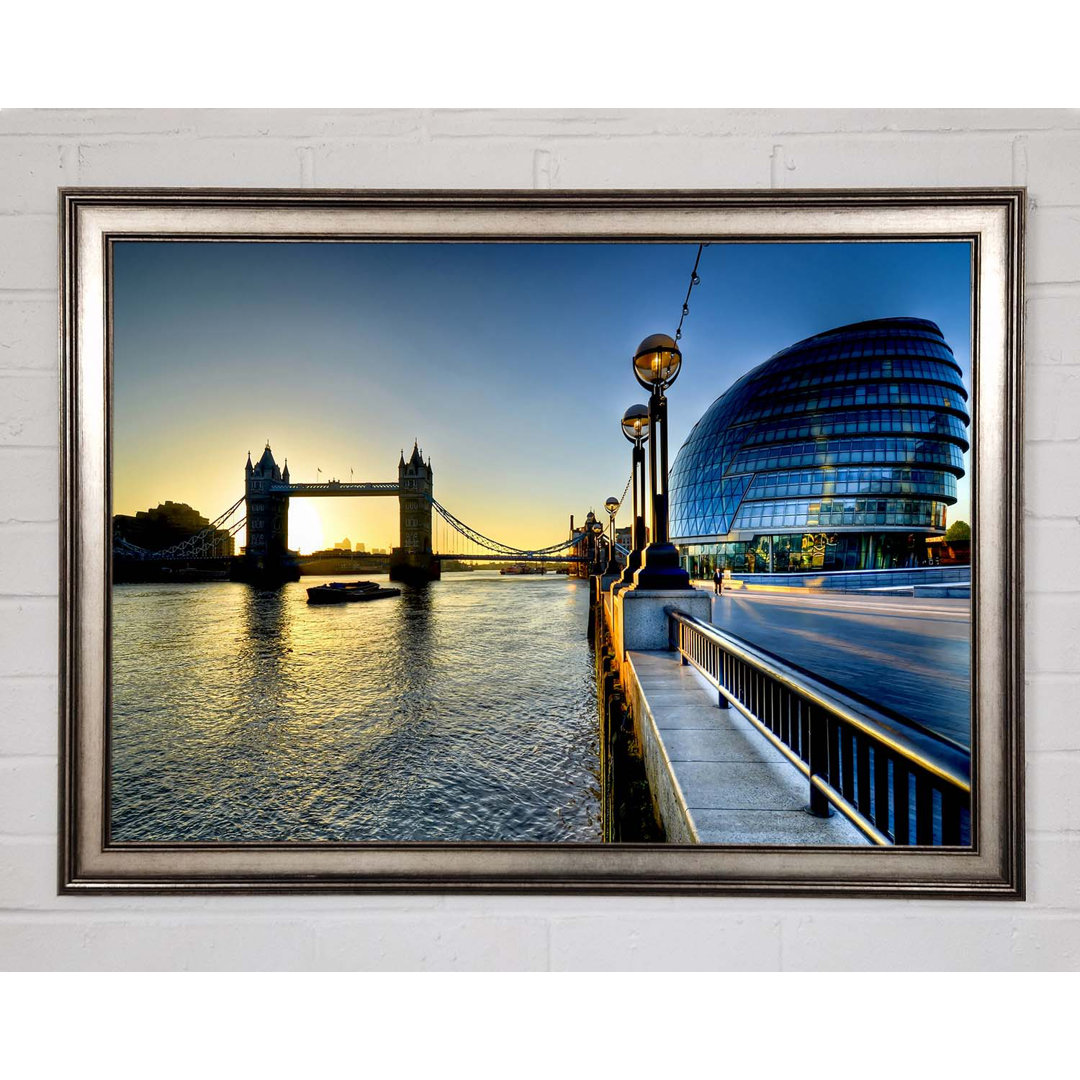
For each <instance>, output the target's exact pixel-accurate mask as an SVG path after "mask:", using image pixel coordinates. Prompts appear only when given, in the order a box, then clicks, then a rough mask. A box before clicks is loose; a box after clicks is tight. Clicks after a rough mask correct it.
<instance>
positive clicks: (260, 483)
mask: <svg viewBox="0 0 1080 1080" xmlns="http://www.w3.org/2000/svg"><path fill="white" fill-rule="evenodd" d="M432 475H433V474H432V470H431V461H430V459H429V460H427V461H425V460H424V455H423V453H422V452H421V451H420V447H419V446H418V445H417V443H415V442H414V443H413V449H412V454H411V455H410V457H409V460H408V461H406V460H405V454H404V453H402V454H401V458H400V460H399V461H398V478H397V482H396V483H394V482H387V483H358V484H354V483H348V484H346V483H343V482H341V481H340V480H328V481H327V482H326V483H316V484H304V483H293V481H292V479H291V477H290V476H289V462H288V460H287V459H286V461H285V464H284V467H283V468H279V467H278V465H277V462H276V461H275V460H274V455H273V452H272V451H271V449H270V443H269V442H267V444H266V449H265V450H263V452H262V457H260V458H259V460H258V462H257V463H256V464H252V461H251V454H248V460H247V465H245V466H244V502H245V504H246V507H247V527H248V542H247V548H246V551H245V554H244V576H245V577H246V578H248V579H249V580H256V579H264V578H280V579H295V578H298V577H299V576H300V569H299V566H298V565H297V564H296V560H295V557H294V556H293V553H292V552H290V551H289V547H288V537H289V500H290V499H296V498H371V497H380V496H381V497H386V496H396V497H397V499H398V505H399V510H400V530H401V531H400V541H399V544H398V546H397V547H395V548H393V549H392V551H391V552H390V579H391V580H392V581H407V582H408V581H432V580H435V579H437V578H438V577H439V576H440V567H439V560H438V558H437V557H436V554H435V552H434V550H433V549H432V545H431V535H432V528H431V514H432V501H433V500H432Z"/></svg>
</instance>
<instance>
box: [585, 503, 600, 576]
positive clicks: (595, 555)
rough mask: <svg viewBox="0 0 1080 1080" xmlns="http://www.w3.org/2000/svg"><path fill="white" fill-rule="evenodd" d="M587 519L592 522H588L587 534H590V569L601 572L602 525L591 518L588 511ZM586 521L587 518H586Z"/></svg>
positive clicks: (591, 514) (591, 513) (590, 512)
mask: <svg viewBox="0 0 1080 1080" xmlns="http://www.w3.org/2000/svg"><path fill="white" fill-rule="evenodd" d="M589 517H590V518H592V521H591V522H589V532H590V533H592V563H591V564H590V565H591V568H592V569H593V570H598V571H600V572H601V573H602V572H603V567H602V566H601V565H600V538H601V537H602V536H603V535H604V523H603V522H602V521H597V520H596V518H595V517H594V516H593V512H592V511H591V510H590V511H589ZM586 521H588V518H586Z"/></svg>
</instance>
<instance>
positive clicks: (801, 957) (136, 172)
mask: <svg viewBox="0 0 1080 1080" xmlns="http://www.w3.org/2000/svg"><path fill="white" fill-rule="evenodd" d="M80 183H81V184H94V185H106V184H115V185H127V184H131V185H139V184H165V185H167V184H177V185H225V186H243V185H264V186H274V185H288V186H309V187H310V186H344V187H362V186H386V187H498V186H519V187H532V186H536V187H607V186H613V187H628V188H629V187H653V186H657V187H660V186H662V187H741V186H744V187H769V186H776V187H798V186H802V187H814V186H848V185H851V186H854V185H865V186H897V185H969V186H970V185H987V184H1013V183H1023V184H1027V186H1028V188H1029V191H1030V195H1031V201H1032V213H1031V217H1030V222H1031V233H1030V246H1029V261H1028V276H1029V287H1028V302H1027V318H1028V325H1027V330H1028V365H1029V367H1028V382H1027V394H1028V396H1027V436H1028V447H1027V452H1026V467H1027V476H1028V501H1027V544H1028V559H1027V574H1028V578H1027V584H1028V595H1027V597H1026V601H1025V602H1026V605H1027V617H1028V716H1027V729H1028V791H1029V807H1030V820H1029V836H1028V840H1029V854H1028V867H1029V877H1030V880H1029V899H1028V901H1027V902H1026V903H1024V904H1022V905H1020V904H1009V905H1006V904H975V903H949V902H944V901H935V902H925V903H917V902H912V901H907V902H895V903H892V902H875V903H870V902H868V901H824V900H818V901H811V900H774V901H766V900H727V899H707V898H693V899H683V900H676V899H674V898H660V897H653V898H642V899H632V898H614V899H603V898H573V897H571V898H563V897H431V896H421V897H407V896H406V897H282V898H275V897H234V898H228V897H226V898H203V899H187V898H181V897H143V898H138V897H78V898H76V897H57V896H56V895H55V858H54V843H55V790H56V788H55V779H56V709H55V697H56V600H55V596H56V572H55V559H54V557H53V552H54V551H55V545H56V529H57V524H56V517H57V510H56V498H57V494H56V493H57V488H56V471H57V463H56V381H55V364H56V355H55V353H56V345H55V341H56V338H55V319H56V307H55V303H56V294H55V290H56V220H55V198H56V192H55V189H56V187H57V186H58V185H61V184H80ZM1078 522H1080V112H1057V111H1052V110H1031V111H1006V110H1001V111H969V110H942V111H912V110H896V111H882V110H850V111H828V110H808V111H791V112H789V111H761V110H735V111H660V110H641V111H629V112H619V111H611V110H603V111H581V110H571V111H559V110H548V111H545V110H521V111H507V112H499V111H491V110H476V111H469V110H445V111H434V112H433V111H429V110H402V111H381V112H379V111H376V112H372V111H356V112H345V111H325V110H294V111H288V112H272V111H271V112H265V111H249V112H231V111H217V112H197V111H176V110H160V111H159V110H145V111H135V112H126V111H108V110H106V111H99V112H92V113H87V112H78V111H54V112H0V968H61V969H78V968H95V967H96V968H205V969H217V968H252V969H258V968H275V967H281V968H301V969H302V968H324V967H325V968H361V969H362V968H545V967H551V968H581V967H585V968H619V967H626V968H653V969H655V968H673V967H674V968H681V967H684V968H710V969H711V968H720V969H739V968H852V969H856V968H874V967H891V966H895V967H905V968H908V967H911V968H928V969H933V968H1047V967H1049V968H1073V969H1075V968H1080V716H1078V710H1077V705H1076V703H1077V701H1078V700H1080V570H1078V567H1080V558H1078V552H1077V548H1078V541H1080V529H1078V527H1077V526H1078Z"/></svg>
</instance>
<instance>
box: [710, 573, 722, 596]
mask: <svg viewBox="0 0 1080 1080" xmlns="http://www.w3.org/2000/svg"><path fill="white" fill-rule="evenodd" d="M712 579H713V587H714V588H715V590H716V595H717V596H720V594H721V593H723V591H724V574H723V571H721V569H720V567H719V566H718V567H717V568H716V571H715V572H714V573H713V578H712Z"/></svg>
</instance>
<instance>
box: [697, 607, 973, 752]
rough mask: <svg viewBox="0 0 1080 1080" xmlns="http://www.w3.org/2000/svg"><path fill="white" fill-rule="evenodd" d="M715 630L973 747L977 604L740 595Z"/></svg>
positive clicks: (719, 610)
mask: <svg viewBox="0 0 1080 1080" xmlns="http://www.w3.org/2000/svg"><path fill="white" fill-rule="evenodd" d="M713 623H714V624H715V625H716V626H719V627H720V628H721V629H724V630H727V631H729V632H730V633H732V634H735V635H737V636H739V637H741V638H744V639H745V640H747V641H749V642H752V643H753V644H756V645H759V646H761V648H763V649H767V650H768V651H769V652H772V653H776V654H777V655H778V656H781V657H784V658H785V659H787V660H790V661H791V662H792V663H795V664H798V665H799V666H800V667H803V668H806V669H807V670H809V671H811V672H813V673H815V674H817V675H820V676H822V677H823V678H825V679H829V680H831V681H832V682H834V683H837V684H839V685H840V686H842V687H846V688H848V689H851V690H853V691H855V692H857V693H859V694H861V695H863V696H864V697H867V698H869V699H870V700H872V701H878V702H881V703H882V704H884V705H887V706H888V707H889V708H891V709H895V710H896V711H897V712H898V713H900V714H902V715H903V716H905V717H908V718H910V719H912V720H916V721H918V722H919V723H920V724H923V725H925V726H926V727H928V728H930V729H931V730H933V731H936V732H938V733H939V734H941V735H945V736H948V737H949V738H950V739H954V740H955V741H956V742H958V743H961V744H962V745H963V746H965V747H970V745H971V720H970V717H971V601H970V600H945V599H942V600H933V599H916V598H915V597H911V596H873V595H870V596H859V595H853V594H851V593H844V594H840V595H827V594H821V593H812V594H809V595H805V596H803V595H797V594H792V593H758V592H737V591H734V590H732V591H731V592H726V593H724V595H723V596H716V597H713Z"/></svg>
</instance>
